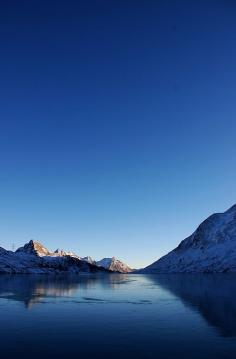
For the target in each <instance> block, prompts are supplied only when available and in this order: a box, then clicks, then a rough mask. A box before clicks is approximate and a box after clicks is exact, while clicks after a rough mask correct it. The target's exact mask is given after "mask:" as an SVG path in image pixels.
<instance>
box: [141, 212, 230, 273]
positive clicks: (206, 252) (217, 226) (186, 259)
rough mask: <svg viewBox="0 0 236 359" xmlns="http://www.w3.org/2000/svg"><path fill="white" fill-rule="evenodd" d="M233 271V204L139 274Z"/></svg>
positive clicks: (202, 224)
mask: <svg viewBox="0 0 236 359" xmlns="http://www.w3.org/2000/svg"><path fill="white" fill-rule="evenodd" d="M235 271H236V205H234V206H233V207H231V208H230V209H229V210H227V211H226V212H224V213H216V214H213V215H211V216H210V217H209V218H207V219H206V220H205V221H204V222H202V223H201V224H200V226H199V227H198V228H197V230H196V231H195V232H194V233H193V234H192V235H191V236H190V237H188V238H186V239H184V240H183V241H182V242H181V243H180V244H179V245H178V247H177V248H175V249H174V250H172V251H171V252H170V253H168V254H167V255H165V256H164V257H162V258H160V259H159V260H158V261H156V262H154V263H153V264H151V265H149V266H148V267H146V268H144V269H142V270H140V271H138V272H139V273H181V272H189V273H197V272H203V273H206V272H208V273H214V272H235Z"/></svg>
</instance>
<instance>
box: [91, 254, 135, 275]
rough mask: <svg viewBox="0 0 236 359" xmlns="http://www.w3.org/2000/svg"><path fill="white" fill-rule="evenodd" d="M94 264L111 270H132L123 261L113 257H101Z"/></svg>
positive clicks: (128, 271) (125, 271)
mask: <svg viewBox="0 0 236 359" xmlns="http://www.w3.org/2000/svg"><path fill="white" fill-rule="evenodd" d="M96 264H97V265H98V266H100V267H103V268H105V269H109V270H110V271H112V272H120V273H130V272H132V269H131V268H129V267H128V266H127V265H126V264H125V263H123V262H121V261H119V260H118V259H116V258H115V257H112V258H103V259H101V260H100V261H97V262H96Z"/></svg>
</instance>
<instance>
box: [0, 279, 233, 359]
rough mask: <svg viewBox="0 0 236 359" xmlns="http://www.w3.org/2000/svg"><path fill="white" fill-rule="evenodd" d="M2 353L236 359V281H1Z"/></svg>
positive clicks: (12, 354) (54, 355) (40, 355)
mask: <svg viewBox="0 0 236 359" xmlns="http://www.w3.org/2000/svg"><path fill="white" fill-rule="evenodd" d="M0 353H1V357H3V358H5V357H6V358H7V357H10V356H11V357H14V356H17V357H18V356H19V355H23V357H24V358H38V357H48V358H54V357H58V358H65V357H67V358H69V356H72V355H73V357H78V358H79V357H83V358H84V357H87V358H105V356H111V357H112V358H120V357H123V358H127V359H128V358H129V359H131V358H171V359H173V358H175V359H176V358H191V359H192V358H201V359H202V358H214V359H216V358H221V359H222V358H234V359H235V358H236V276H235V275H227V274H224V275H158V276H154V275H149V276H147V275H118V274H113V275H97V276H96V275H94V276H89V275H84V276H72V277H48V276H21V275H18V276H0Z"/></svg>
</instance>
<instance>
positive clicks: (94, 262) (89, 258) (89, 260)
mask: <svg viewBox="0 0 236 359" xmlns="http://www.w3.org/2000/svg"><path fill="white" fill-rule="evenodd" d="M81 260H82V261H85V262H87V263H90V264H96V261H95V260H94V259H93V258H92V257H90V256H87V257H83V258H81Z"/></svg>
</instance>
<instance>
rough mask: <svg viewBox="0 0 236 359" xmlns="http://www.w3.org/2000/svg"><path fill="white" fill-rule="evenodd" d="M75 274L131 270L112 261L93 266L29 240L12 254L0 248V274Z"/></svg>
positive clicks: (61, 251) (92, 261) (85, 259)
mask: <svg viewBox="0 0 236 359" xmlns="http://www.w3.org/2000/svg"><path fill="white" fill-rule="evenodd" d="M61 272H70V273H79V272H120V273H128V272H131V269H130V268H129V267H128V266H127V265H126V264H124V263H122V262H121V261H119V260H117V259H116V258H114V257H113V258H104V259H102V260H101V261H98V262H96V261H95V260H94V259H92V258H91V257H89V256H88V257H84V258H81V257H79V256H78V255H77V254H76V253H73V252H66V251H64V250H62V249H57V250H55V251H54V252H50V251H49V250H48V249H47V248H45V247H44V246H43V245H42V244H41V243H39V242H37V241H34V240H30V241H29V242H28V243H26V244H25V245H24V246H23V247H20V248H18V249H17V250H16V251H15V252H11V251H7V250H5V249H4V248H0V274H1V273H61Z"/></svg>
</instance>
